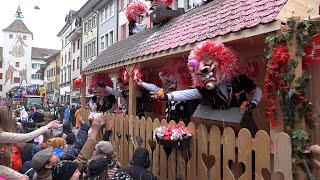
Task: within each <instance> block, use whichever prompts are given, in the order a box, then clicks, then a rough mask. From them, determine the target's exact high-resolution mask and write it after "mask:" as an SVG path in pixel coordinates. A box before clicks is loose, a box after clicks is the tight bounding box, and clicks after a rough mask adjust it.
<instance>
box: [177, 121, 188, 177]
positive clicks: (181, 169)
mask: <svg viewBox="0 0 320 180" xmlns="http://www.w3.org/2000/svg"><path fill="white" fill-rule="evenodd" d="M178 125H179V126H182V127H186V125H185V124H184V122H183V121H180V122H179V123H178ZM187 151H188V150H180V151H177V176H179V177H181V179H182V180H186V179H187V174H186V169H187V168H186V167H187V164H186V160H185V159H184V158H183V155H182V153H185V154H186V153H187Z"/></svg>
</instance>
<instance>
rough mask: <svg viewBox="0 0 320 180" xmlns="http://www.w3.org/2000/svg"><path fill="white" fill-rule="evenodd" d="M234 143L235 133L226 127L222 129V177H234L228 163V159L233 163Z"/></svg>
mask: <svg viewBox="0 0 320 180" xmlns="http://www.w3.org/2000/svg"><path fill="white" fill-rule="evenodd" d="M235 145H236V140H235V133H234V131H233V129H232V128H230V127H226V128H225V129H224V131H223V179H228V180H229V179H230V180H232V179H235V178H234V175H233V174H232V172H231V170H230V168H229V165H228V162H229V160H232V161H233V162H234V163H235Z"/></svg>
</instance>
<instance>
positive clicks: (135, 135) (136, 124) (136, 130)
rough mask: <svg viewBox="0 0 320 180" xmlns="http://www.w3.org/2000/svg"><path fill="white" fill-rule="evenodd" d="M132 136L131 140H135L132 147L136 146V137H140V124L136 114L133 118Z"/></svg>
mask: <svg viewBox="0 0 320 180" xmlns="http://www.w3.org/2000/svg"><path fill="white" fill-rule="evenodd" d="M133 125H134V137H133V141H134V142H135V143H134V144H135V147H134V149H136V148H138V143H137V137H140V132H139V128H140V127H139V126H140V119H139V117H138V116H135V119H134V124H133Z"/></svg>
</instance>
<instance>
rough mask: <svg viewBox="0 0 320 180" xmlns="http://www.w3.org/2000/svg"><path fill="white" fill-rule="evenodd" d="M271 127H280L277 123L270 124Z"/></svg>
mask: <svg viewBox="0 0 320 180" xmlns="http://www.w3.org/2000/svg"><path fill="white" fill-rule="evenodd" d="M270 125H271V126H272V127H277V126H278V123H277V122H276V121H272V122H271V123H270Z"/></svg>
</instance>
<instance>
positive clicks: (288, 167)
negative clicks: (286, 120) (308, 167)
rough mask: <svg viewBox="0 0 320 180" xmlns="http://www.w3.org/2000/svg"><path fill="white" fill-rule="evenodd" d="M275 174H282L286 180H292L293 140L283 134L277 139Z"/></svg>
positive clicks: (277, 136)
mask: <svg viewBox="0 0 320 180" xmlns="http://www.w3.org/2000/svg"><path fill="white" fill-rule="evenodd" d="M274 142H275V149H274V173H277V172H280V173H282V174H283V176H284V180H292V163H291V154H292V150H291V140H290V137H289V135H288V134H286V133H284V132H282V133H279V134H277V135H276V137H275V140H274Z"/></svg>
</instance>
